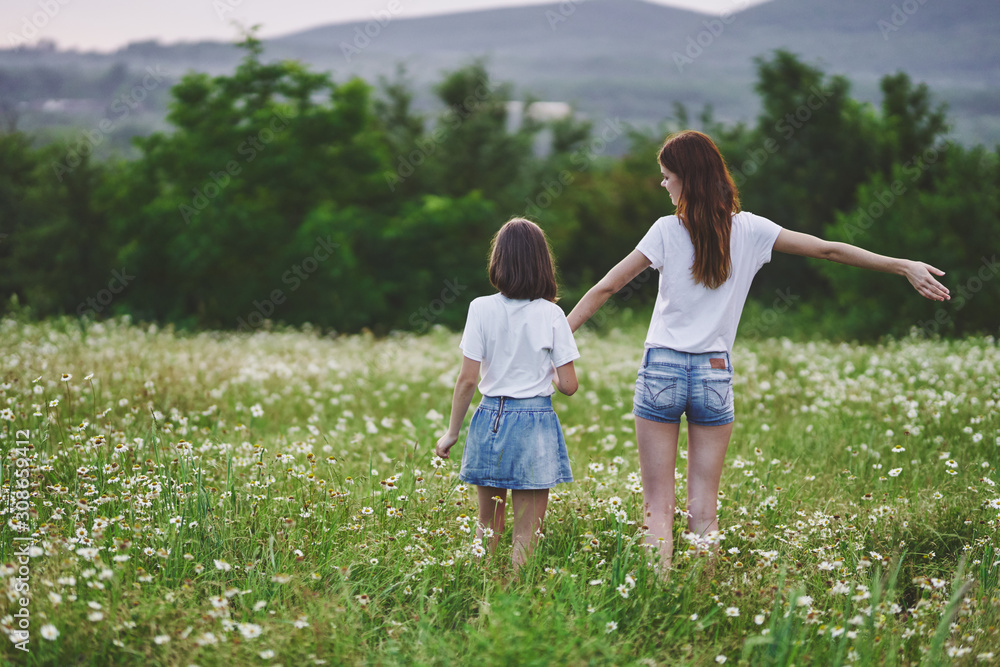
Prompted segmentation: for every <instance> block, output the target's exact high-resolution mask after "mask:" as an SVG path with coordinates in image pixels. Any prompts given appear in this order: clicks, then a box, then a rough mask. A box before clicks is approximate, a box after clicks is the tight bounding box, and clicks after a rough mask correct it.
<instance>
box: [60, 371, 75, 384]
mask: <svg viewBox="0 0 1000 667" xmlns="http://www.w3.org/2000/svg"><path fill="white" fill-rule="evenodd" d="M72 379H73V376H72V375H70V374H69V373H63V374H62V378H60V381H61V382H69V381H70V380H72Z"/></svg>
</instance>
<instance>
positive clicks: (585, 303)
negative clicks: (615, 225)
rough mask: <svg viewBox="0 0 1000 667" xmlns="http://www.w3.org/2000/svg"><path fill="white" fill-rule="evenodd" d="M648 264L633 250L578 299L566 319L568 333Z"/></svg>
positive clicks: (642, 256) (581, 323) (644, 258)
mask: <svg viewBox="0 0 1000 667" xmlns="http://www.w3.org/2000/svg"><path fill="white" fill-rule="evenodd" d="M649 264H650V262H649V259H647V258H646V256H645V255H643V254H642V253H641V252H639V251H638V250H633V251H632V252H631V253H630V254H629V255H628V257H626V258H625V259H623V260H622V261H620V262H618V264H617V265H616V266H615V267H614V268H613V269H611V270H610V271H608V273H607V275H606V276H604V277H603V278H601V280H600V282H598V283H597V284H596V285H594V286H593V287H591V288H590V290H589V291H588V292H587V293H586V294H585V295H584V296H583V298H582V299H580V303H578V304H576V308H574V309H573V311H572V312H571V313H570V314H569V316H567V317H566V319H567V320H568V321H569V328H570V331H576V330H577V329H579V328H580V327H581V326H583V323H584V322H586V321H587V320H589V319H590V318H591V317H593V316H594V313H596V312H597V310H598V309H599V308H600V307H601V306H603V305H604V302H605V301H607V300H608V299H609V298H610V297H611V295H612V294H614V293H616V292H617V291H618V290H620V289H622V288H623V287H625V285H627V284H628V283H629V282H630V281H631V280H632V279H633V278H635V277H636V276H637V275H639V274H640V273H642V272H643V270H644V269H645V268H646V267H648V266H649Z"/></svg>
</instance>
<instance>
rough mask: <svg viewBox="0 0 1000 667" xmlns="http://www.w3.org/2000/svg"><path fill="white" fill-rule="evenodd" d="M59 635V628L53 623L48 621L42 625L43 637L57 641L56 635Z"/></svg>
mask: <svg viewBox="0 0 1000 667" xmlns="http://www.w3.org/2000/svg"><path fill="white" fill-rule="evenodd" d="M58 636H59V629H58V628H56V626H54V625H52V624H51V623H46V624H45V625H43V626H42V639H48V640H49V641H50V642H51V641H55V639H56V637H58Z"/></svg>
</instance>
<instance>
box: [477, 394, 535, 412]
mask: <svg viewBox="0 0 1000 667" xmlns="http://www.w3.org/2000/svg"><path fill="white" fill-rule="evenodd" d="M501 404H502V405H503V409H504V412H506V411H507V410H523V411H528V410H551V409H552V397H551V396H533V397H531V398H510V397H507V396H483V400H481V401H480V402H479V407H481V408H486V409H487V410H499V409H500V406H501Z"/></svg>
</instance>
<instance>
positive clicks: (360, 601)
mask: <svg viewBox="0 0 1000 667" xmlns="http://www.w3.org/2000/svg"><path fill="white" fill-rule="evenodd" d="M354 599H355V600H357V601H358V604H360V605H361V606H362V607H367V606H368V603H369V602H371V598H369V597H368V596H367V595H355V596H354Z"/></svg>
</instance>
